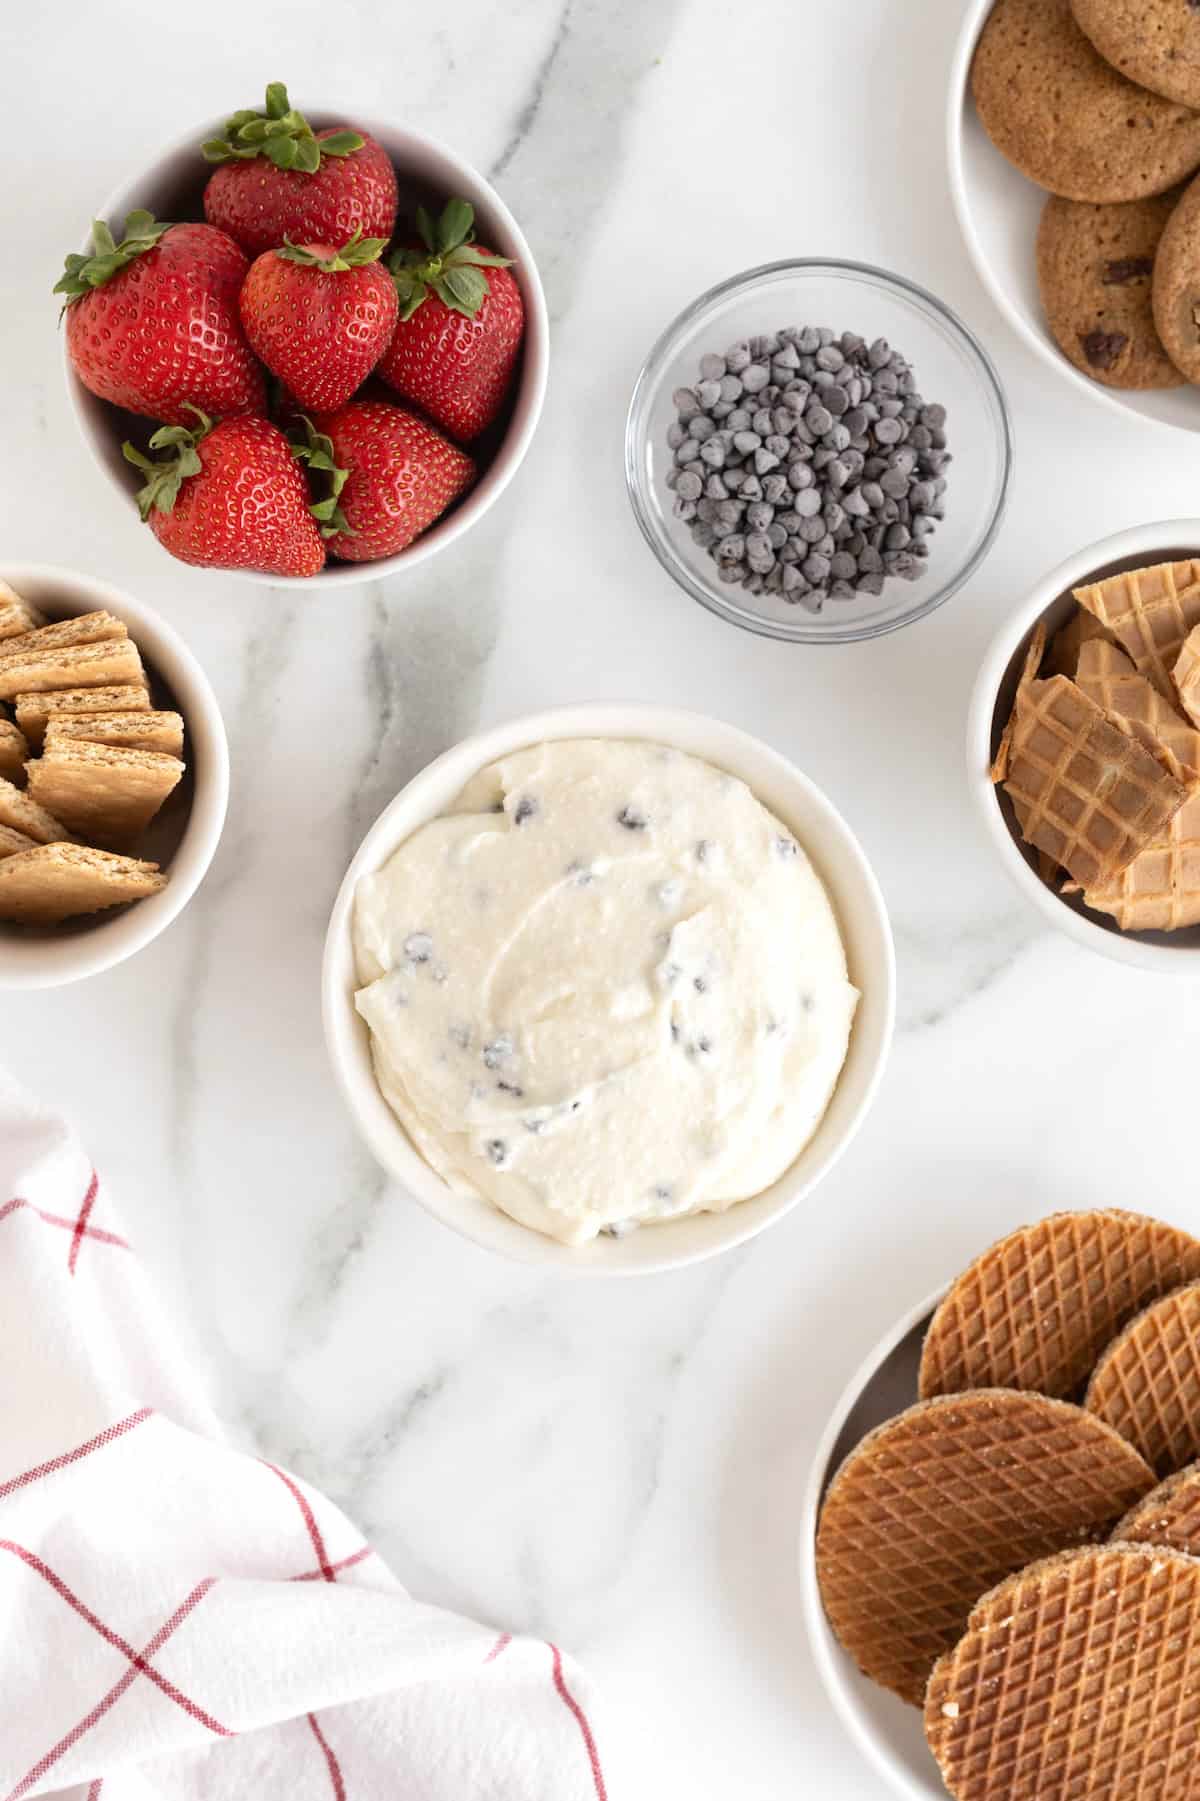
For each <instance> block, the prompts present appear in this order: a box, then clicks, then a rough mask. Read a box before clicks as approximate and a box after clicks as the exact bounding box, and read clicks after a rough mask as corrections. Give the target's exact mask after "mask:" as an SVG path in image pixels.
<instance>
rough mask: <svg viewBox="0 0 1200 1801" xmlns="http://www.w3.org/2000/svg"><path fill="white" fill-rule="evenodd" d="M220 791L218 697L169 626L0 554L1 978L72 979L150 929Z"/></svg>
mask: <svg viewBox="0 0 1200 1801" xmlns="http://www.w3.org/2000/svg"><path fill="white" fill-rule="evenodd" d="M228 796H229V752H228V747H227V744H226V739H225V729H224V726H223V724H222V721H221V715H220V711H219V709H218V707H217V702H216V697H215V695H214V694H213V691H212V689H211V687H210V686H209V683H208V680H207V678H206V676H205V675H204V672H203V670H202V669H201V668H200V665H199V664H198V663H197V661H196V659H195V658H194V657H193V656H192V654H191V652H190V651H189V650H188V648H187V646H186V645H185V644H184V643H183V641H182V639H180V638H179V637H178V636H177V635H176V634H175V632H174V631H172V630H171V628H170V627H169V626H168V625H166V624H165V623H164V622H163V621H162V620H161V619H160V618H158V617H157V616H156V615H155V614H154V613H153V612H151V610H150V609H149V608H148V607H146V606H144V605H143V604H142V603H140V602H138V601H135V600H133V599H131V598H130V596H128V595H127V594H124V593H122V592H121V591H120V590H118V589H116V588H113V587H110V586H109V584H108V583H107V582H102V581H97V580H95V579H94V578H92V577H90V576H84V575H80V574H78V573H76V572H74V571H72V570H67V569H57V568H53V567H50V566H48V565H45V564H37V563H28V564H2V565H0V989H6V988H8V989H18V988H53V987H58V986H60V985H62V984H64V983H67V982H75V981H79V980H80V979H81V978H83V977H85V976H89V975H94V974H96V973H97V972H98V971H100V970H102V969H109V968H111V967H112V966H113V965H114V964H117V963H121V962H123V961H124V960H125V959H126V958H127V957H131V956H132V955H133V954H134V953H135V952H136V951H139V950H141V949H142V948H143V946H145V945H147V944H149V943H150V941H151V940H152V939H154V938H157V937H158V935H159V933H160V932H162V931H165V929H166V928H167V926H168V925H170V923H171V921H172V920H173V919H175V918H176V917H177V916H178V914H179V913H180V912H181V911H182V910H183V908H184V907H185V906H186V905H187V903H188V901H189V900H190V899H191V897H192V895H193V894H194V893H195V891H196V889H197V888H198V886H199V885H200V882H201V880H202V879H203V877H204V874H205V871H206V870H207V869H208V866H209V864H210V863H211V861H212V857H213V853H214V852H215V850H216V847H217V843H218V840H219V839H220V836H221V829H222V826H223V824H224V821H225V809H226V804H227V801H228Z"/></svg>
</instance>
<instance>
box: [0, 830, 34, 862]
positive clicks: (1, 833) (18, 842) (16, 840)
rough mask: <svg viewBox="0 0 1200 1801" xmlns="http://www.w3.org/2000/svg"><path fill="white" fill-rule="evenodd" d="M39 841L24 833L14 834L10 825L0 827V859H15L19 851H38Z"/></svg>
mask: <svg viewBox="0 0 1200 1801" xmlns="http://www.w3.org/2000/svg"><path fill="white" fill-rule="evenodd" d="M36 849H37V839H36V838H27V837H26V836H25V833H24V832H14V831H13V829H12V827H11V826H10V825H0V857H15V856H16V854H17V852H18V851H19V850H36Z"/></svg>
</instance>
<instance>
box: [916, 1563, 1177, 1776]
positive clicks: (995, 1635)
mask: <svg viewBox="0 0 1200 1801" xmlns="http://www.w3.org/2000/svg"><path fill="white" fill-rule="evenodd" d="M925 1735H926V1738H927V1740H928V1742H929V1747H930V1749H931V1751H932V1752H933V1754H934V1756H935V1757H936V1759H937V1761H938V1765H939V1768H940V1770H941V1773H942V1780H943V1781H944V1782H945V1784H946V1787H947V1789H948V1790H949V1792H950V1794H951V1795H953V1796H955V1797H956V1801H1190V1798H1192V1797H1194V1796H1195V1795H1196V1794H1197V1792H1198V1784H1200V1774H1198V1771H1200V1561H1198V1560H1197V1559H1195V1558H1193V1557H1188V1556H1184V1555H1183V1554H1182V1553H1180V1552H1178V1551H1168V1550H1163V1549H1160V1548H1155V1547H1150V1546H1140V1545H1127V1544H1114V1545H1107V1546H1101V1547H1086V1548H1083V1549H1080V1550H1075V1551H1068V1552H1065V1553H1064V1554H1062V1555H1061V1556H1058V1557H1052V1558H1050V1559H1048V1560H1046V1561H1045V1562H1042V1563H1039V1564H1036V1565H1034V1566H1033V1567H1032V1568H1029V1569H1025V1570H1022V1571H1021V1572H1020V1573H1019V1574H1018V1575H1016V1576H1014V1577H1012V1578H1010V1579H1009V1580H1008V1581H1006V1582H1003V1583H1001V1584H1000V1585H999V1586H998V1587H997V1588H995V1589H994V1590H993V1591H992V1592H991V1593H990V1594H988V1595H987V1596H985V1597H984V1599H983V1600H982V1601H980V1602H979V1604H978V1606H977V1607H976V1608H975V1609H974V1610H973V1612H972V1614H971V1618H970V1622H969V1624H968V1627H967V1630H966V1632H965V1634H964V1635H963V1637H962V1639H961V1640H960V1641H959V1643H958V1644H957V1645H956V1646H955V1648H954V1649H953V1651H951V1652H949V1653H948V1654H947V1655H946V1656H945V1657H943V1658H942V1659H941V1660H940V1661H939V1663H938V1665H937V1667H936V1669H935V1670H934V1672H933V1675H932V1677H931V1678H930V1682H929V1688H928V1692H927V1694H926V1698H925Z"/></svg>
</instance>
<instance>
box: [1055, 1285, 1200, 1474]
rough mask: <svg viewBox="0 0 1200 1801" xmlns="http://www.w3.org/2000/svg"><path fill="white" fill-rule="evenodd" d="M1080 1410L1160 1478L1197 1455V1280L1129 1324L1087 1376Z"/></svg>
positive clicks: (1199, 1443)
mask: <svg viewBox="0 0 1200 1801" xmlns="http://www.w3.org/2000/svg"><path fill="white" fill-rule="evenodd" d="M1083 1404H1084V1406H1085V1407H1086V1408H1087V1410H1088V1412H1089V1413H1094V1414H1096V1415H1097V1417H1098V1418H1100V1419H1103V1420H1107V1421H1108V1423H1109V1425H1110V1426H1113V1427H1115V1428H1116V1430H1117V1431H1118V1432H1119V1433H1120V1434H1121V1437H1122V1438H1126V1439H1128V1440H1129V1443H1130V1444H1131V1445H1134V1446H1136V1447H1137V1449H1138V1450H1139V1451H1140V1452H1141V1454H1142V1456H1143V1457H1144V1458H1145V1459H1146V1462H1147V1463H1148V1464H1149V1465H1150V1467H1151V1468H1152V1469H1154V1470H1157V1472H1158V1474H1159V1475H1160V1476H1170V1475H1172V1474H1173V1473H1174V1472H1175V1471H1176V1470H1181V1469H1183V1467H1184V1465H1185V1464H1188V1463H1191V1461H1192V1459H1193V1458H1194V1457H1196V1456H1197V1455H1200V1282H1192V1283H1190V1284H1189V1285H1188V1286H1187V1287H1186V1288H1178V1289H1176V1290H1175V1292H1174V1293H1173V1294H1168V1295H1164V1296H1163V1298H1162V1299H1161V1300H1159V1301H1155V1302H1154V1304H1153V1306H1151V1307H1147V1308H1146V1310H1145V1312H1144V1313H1139V1314H1138V1315H1137V1317H1136V1319H1133V1320H1131V1321H1130V1323H1129V1325H1127V1326H1126V1328H1125V1330H1124V1331H1123V1332H1122V1333H1121V1335H1120V1337H1119V1338H1117V1339H1115V1340H1114V1341H1113V1343H1112V1344H1111V1345H1109V1347H1108V1349H1107V1350H1106V1351H1105V1353H1104V1355H1103V1356H1102V1357H1101V1359H1100V1361H1099V1362H1098V1363H1097V1365H1096V1367H1095V1369H1094V1370H1093V1371H1092V1379H1091V1381H1090V1382H1089V1383H1088V1387H1087V1394H1086V1395H1085V1396H1084V1402H1083Z"/></svg>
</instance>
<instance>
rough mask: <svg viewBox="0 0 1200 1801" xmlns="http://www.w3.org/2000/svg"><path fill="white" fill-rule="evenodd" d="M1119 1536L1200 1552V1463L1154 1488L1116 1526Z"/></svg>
mask: <svg viewBox="0 0 1200 1801" xmlns="http://www.w3.org/2000/svg"><path fill="white" fill-rule="evenodd" d="M1118 1539H1119V1540H1121V1541H1122V1542H1124V1543H1132V1544H1147V1545H1166V1546H1167V1547H1168V1548H1169V1549H1170V1550H1173V1551H1186V1552H1188V1553H1189V1554H1190V1555H1191V1556H1193V1557H1195V1556H1198V1555H1200V1463H1197V1464H1192V1465H1191V1466H1190V1467H1189V1468H1188V1469H1186V1470H1180V1471H1179V1473H1178V1475H1175V1476H1168V1477H1167V1479H1166V1481H1165V1482H1160V1483H1159V1485H1158V1487H1157V1488H1153V1489H1151V1491H1150V1493H1149V1494H1148V1495H1147V1496H1146V1499H1145V1500H1144V1501H1139V1502H1138V1504H1137V1506H1136V1507H1134V1508H1133V1509H1132V1510H1131V1511H1130V1512H1129V1513H1127V1514H1126V1515H1125V1518H1124V1519H1123V1520H1121V1521H1120V1522H1119V1524H1118V1525H1117V1526H1116V1527H1115V1529H1114V1531H1113V1540H1114V1542H1115V1541H1116V1540H1118Z"/></svg>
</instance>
